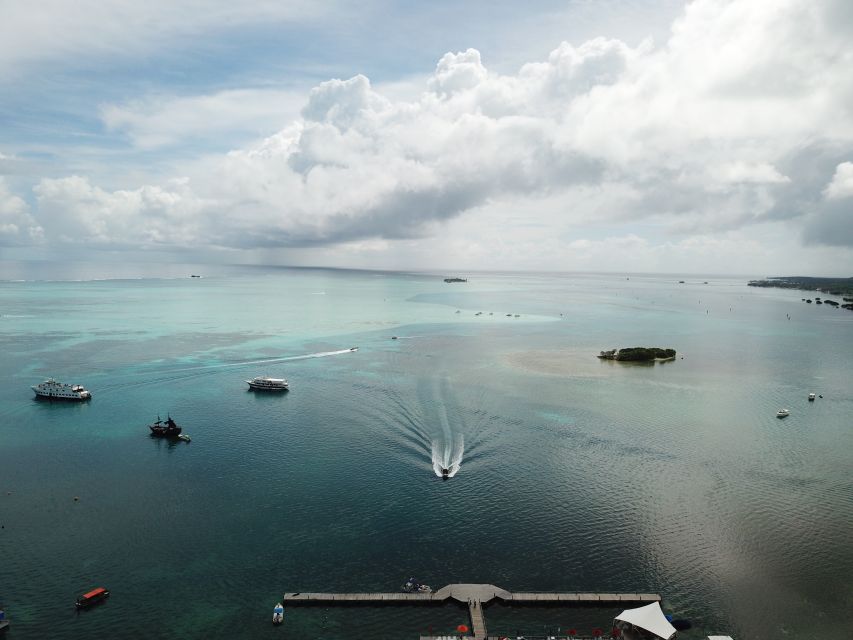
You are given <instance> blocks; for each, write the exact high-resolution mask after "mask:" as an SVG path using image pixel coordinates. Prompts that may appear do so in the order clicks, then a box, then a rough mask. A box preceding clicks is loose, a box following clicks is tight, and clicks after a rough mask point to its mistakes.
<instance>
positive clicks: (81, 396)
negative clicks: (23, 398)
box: [31, 378, 92, 400]
mask: <svg viewBox="0 0 853 640" xmlns="http://www.w3.org/2000/svg"><path fill="white" fill-rule="evenodd" d="M31 389H32V390H33V391H35V394H36V396H38V397H39V398H49V399H51V400H89V399H90V398H91V397H92V394H91V393H89V392H88V391H86V389H84V388H83V385H81V384H63V383H62V382H57V381H56V380H54V379H53V378H48V379H47V380H45V381H44V382H42V383H40V384H36V385H33V386H32V387H31Z"/></svg>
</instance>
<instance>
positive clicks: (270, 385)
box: [246, 376, 288, 391]
mask: <svg viewBox="0 0 853 640" xmlns="http://www.w3.org/2000/svg"><path fill="white" fill-rule="evenodd" d="M246 384H247V385H249V389H256V390H258V391H287V388H288V385H287V380H285V379H284V378H270V377H267V376H256V377H254V378H252V379H251V380H246Z"/></svg>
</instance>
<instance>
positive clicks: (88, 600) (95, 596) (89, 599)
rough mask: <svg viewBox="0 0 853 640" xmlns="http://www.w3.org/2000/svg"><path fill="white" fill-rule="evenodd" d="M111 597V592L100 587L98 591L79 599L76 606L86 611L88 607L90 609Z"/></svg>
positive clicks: (94, 590)
mask: <svg viewBox="0 0 853 640" xmlns="http://www.w3.org/2000/svg"><path fill="white" fill-rule="evenodd" d="M109 595H110V592H109V591H107V590H106V589H104V588H103V587H98V588H97V589H92V590H91V591H89V592H88V593H84V594H83V595H82V596H80V597H79V598H77V602H76V603H75V604H76V606H77V608H78V609H85V608H86V607H90V606H92V605H93V604H96V603H98V602H101V601H102V600H104V599H106V598H108V597H109Z"/></svg>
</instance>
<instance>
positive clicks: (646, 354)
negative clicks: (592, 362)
mask: <svg viewBox="0 0 853 640" xmlns="http://www.w3.org/2000/svg"><path fill="white" fill-rule="evenodd" d="M598 357H599V358H600V359H602V360H617V361H619V362H654V361H661V362H665V361H667V360H675V349H662V348H660V347H626V348H625V349H611V350H610V351H602V352H601V353H599V354H598Z"/></svg>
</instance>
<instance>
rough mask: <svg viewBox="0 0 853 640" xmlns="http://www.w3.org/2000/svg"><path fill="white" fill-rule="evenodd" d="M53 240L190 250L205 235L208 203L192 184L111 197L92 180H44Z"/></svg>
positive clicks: (40, 197) (39, 190) (42, 203)
mask: <svg viewBox="0 0 853 640" xmlns="http://www.w3.org/2000/svg"><path fill="white" fill-rule="evenodd" d="M35 194H36V198H37V201H38V208H39V220H40V222H41V223H42V224H43V226H44V229H45V232H44V234H45V236H46V238H47V240H48V241H51V242H54V243H60V244H61V243H72V244H77V243H84V244H90V245H95V246H98V245H100V246H106V247H110V248H115V247H141V248H150V247H154V246H159V245H168V246H174V247H189V246H192V245H193V244H194V242H195V241H196V240H197V239H198V238H199V237H203V235H204V234H202V233H200V230H199V227H200V226H203V225H204V218H203V217H201V216H199V214H200V212H201V211H202V202H201V201H200V200H199V198H198V197H197V196H196V195H195V194H193V193H192V191H191V190H190V189H189V186H188V184H187V180H186V179H181V180H174V181H172V182H171V183H170V184H168V185H166V186H165V187H159V186H145V187H141V188H139V189H135V190H132V191H114V192H107V191H104V190H103V189H101V188H99V187H95V186H92V185H91V184H90V183H89V180H88V179H87V178H81V177H79V176H71V177H69V178H61V179H43V180H42V181H41V182H40V183H39V185H38V186H36V188H35Z"/></svg>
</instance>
